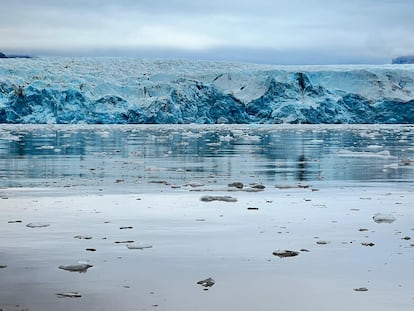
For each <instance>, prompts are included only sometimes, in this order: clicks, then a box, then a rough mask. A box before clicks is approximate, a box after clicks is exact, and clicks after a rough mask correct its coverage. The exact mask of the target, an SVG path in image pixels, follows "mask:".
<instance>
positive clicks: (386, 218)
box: [372, 213, 397, 224]
mask: <svg viewBox="0 0 414 311" xmlns="http://www.w3.org/2000/svg"><path fill="white" fill-rule="evenodd" d="M372 219H373V220H374V221H375V222H376V223H377V224H391V223H393V222H394V221H396V220H397V218H395V217H394V216H393V215H390V214H380V213H377V214H375V215H374V216H373V217H372Z"/></svg>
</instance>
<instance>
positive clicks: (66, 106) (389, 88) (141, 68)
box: [0, 58, 414, 124]
mask: <svg viewBox="0 0 414 311" xmlns="http://www.w3.org/2000/svg"><path fill="white" fill-rule="evenodd" d="M0 123H166V124H170V123H174V124H179V123H414V65H384V66H362V65H356V66H265V65H254V64H239V63H234V64H233V63H223V62H205V61H181V60H145V59H131V58H75V59H71V58H37V59H1V60H0Z"/></svg>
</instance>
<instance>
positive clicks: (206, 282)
mask: <svg viewBox="0 0 414 311" xmlns="http://www.w3.org/2000/svg"><path fill="white" fill-rule="evenodd" d="M197 284H199V285H201V286H203V287H212V286H213V285H214V284H216V281H214V279H212V278H207V279H205V280H201V281H198V282H197Z"/></svg>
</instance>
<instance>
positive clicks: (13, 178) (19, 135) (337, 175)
mask: <svg viewBox="0 0 414 311" xmlns="http://www.w3.org/2000/svg"><path fill="white" fill-rule="evenodd" d="M413 177H414V127H412V126H342V125H341V126H304V125H300V126H252V125H250V126H174V125H172V126H171V125H170V126H143V125H140V126H119V125H115V126H96V125H95V126H87V125H84V126H33V125H15V126H10V125H8V126H5V125H2V126H1V127H0V187H3V188H4V187H11V188H15V187H85V186H87V187H88V189H90V188H91V187H92V188H96V189H98V188H99V189H101V190H102V188H105V189H106V190H107V189H108V188H110V189H112V190H114V191H117V190H126V189H129V190H132V189H133V190H135V191H136V190H139V189H144V190H149V189H150V188H151V187H152V186H151V185H153V184H154V185H155V184H156V182H161V181H167V182H168V183H171V184H176V185H182V184H185V183H189V182H199V183H203V184H209V183H211V184H213V183H214V184H219V185H221V184H223V185H225V184H227V183H228V182H232V181H242V182H245V183H249V182H257V181H260V182H263V183H273V184H279V183H280V184H283V183H292V182H301V181H313V182H316V181H329V182H366V181H386V182H389V181H392V182H410V181H412V180H413ZM157 187H159V184H158V185H157Z"/></svg>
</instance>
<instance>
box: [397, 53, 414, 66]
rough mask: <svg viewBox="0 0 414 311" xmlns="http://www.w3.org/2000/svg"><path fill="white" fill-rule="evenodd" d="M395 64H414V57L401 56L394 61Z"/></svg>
mask: <svg viewBox="0 0 414 311" xmlns="http://www.w3.org/2000/svg"><path fill="white" fill-rule="evenodd" d="M392 63H393V64H414V55H411V56H400V57H397V58H394V59H393V60H392Z"/></svg>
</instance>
